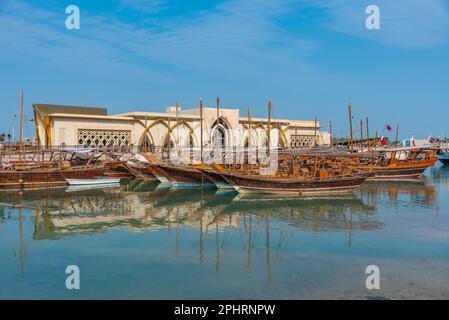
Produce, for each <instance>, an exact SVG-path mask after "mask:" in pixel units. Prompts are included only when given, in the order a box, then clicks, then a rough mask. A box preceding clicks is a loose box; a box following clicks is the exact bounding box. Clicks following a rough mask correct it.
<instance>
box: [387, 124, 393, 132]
mask: <svg viewBox="0 0 449 320" xmlns="http://www.w3.org/2000/svg"><path fill="white" fill-rule="evenodd" d="M391 129H392V128H391V126H390V125H389V124H388V123H387V130H388V131H389V132H390V131H391Z"/></svg>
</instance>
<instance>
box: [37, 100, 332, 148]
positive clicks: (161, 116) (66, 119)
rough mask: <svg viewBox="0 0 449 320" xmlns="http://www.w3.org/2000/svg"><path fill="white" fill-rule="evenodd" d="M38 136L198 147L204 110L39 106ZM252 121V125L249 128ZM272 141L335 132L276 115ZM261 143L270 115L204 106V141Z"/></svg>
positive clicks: (45, 142)
mask: <svg viewBox="0 0 449 320" xmlns="http://www.w3.org/2000/svg"><path fill="white" fill-rule="evenodd" d="M33 111H34V119H35V125H36V136H37V140H38V144H39V145H41V146H46V147H49V146H60V145H67V146H84V147H102V146H112V145H127V146H137V147H140V148H141V149H142V150H145V151H152V150H154V149H155V148H156V147H164V146H165V147H167V146H168V145H170V146H171V147H173V146H179V147H198V146H200V141H201V121H200V108H199V107H195V108H191V109H186V110H182V109H181V108H178V109H177V108H176V107H168V108H167V109H166V111H165V112H129V113H124V114H118V115H108V112H107V109H106V108H92V107H76V106H63V105H49V104H33ZM249 124H250V126H249ZM270 127H271V129H270V145H271V146H282V147H288V146H293V147H307V146H312V145H313V144H314V143H315V142H316V144H318V145H322V144H330V137H329V133H327V132H322V131H320V122H319V121H316V122H315V121H314V120H286V119H271V126H270ZM217 139H218V142H219V143H221V144H222V145H223V146H225V147H229V146H232V147H234V146H238V147H243V146H248V145H252V146H261V145H266V144H267V141H268V119H266V118H251V119H250V120H249V119H248V118H246V117H240V114H239V110H238V109H225V108H220V109H219V115H218V119H217V110H216V108H209V107H205V108H203V145H204V146H207V145H209V144H211V143H213V142H217Z"/></svg>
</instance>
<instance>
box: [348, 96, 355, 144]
mask: <svg viewBox="0 0 449 320" xmlns="http://www.w3.org/2000/svg"><path fill="white" fill-rule="evenodd" d="M348 111H349V135H350V139H351V140H350V148H351V149H352V145H353V142H354V140H353V137H352V107H351V103H349V105H348Z"/></svg>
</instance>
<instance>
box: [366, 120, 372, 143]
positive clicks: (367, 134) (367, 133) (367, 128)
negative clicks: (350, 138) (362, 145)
mask: <svg viewBox="0 0 449 320" xmlns="http://www.w3.org/2000/svg"><path fill="white" fill-rule="evenodd" d="M366 139H367V141H368V151H369V149H370V146H371V142H370V141H369V122H368V117H366Z"/></svg>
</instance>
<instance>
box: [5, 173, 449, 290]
mask: <svg viewBox="0 0 449 320" xmlns="http://www.w3.org/2000/svg"><path fill="white" fill-rule="evenodd" d="M445 169H448V168H445ZM427 175H428V176H430V177H431V178H432V179H433V182H429V181H422V182H413V183H412V182H382V183H376V182H370V183H366V184H364V185H363V186H362V188H361V189H360V191H357V192H355V193H354V194H351V195H338V196H337V195H335V196H328V197H318V198H313V197H311V198H302V199H296V198H278V197H276V196H267V195H241V194H237V193H236V192H233V191H228V192H217V191H215V190H211V189H170V188H164V187H163V186H161V185H157V184H153V183H149V182H145V181H138V180H131V181H127V182H125V183H122V184H121V185H120V186H114V187H108V188H101V189H99V188H96V189H90V190H73V189H65V188H64V189H51V190H41V191H39V190H34V191H31V190H30V191H25V192H22V193H17V192H10V193H9V192H3V193H2V199H3V200H2V205H0V230H4V229H2V225H8V223H9V225H11V224H12V223H14V224H17V226H18V227H19V238H20V242H19V245H18V246H17V247H16V248H14V250H13V255H14V257H15V258H14V259H17V260H18V261H19V263H18V265H19V272H17V273H18V274H19V275H20V277H19V278H20V279H24V278H25V279H26V274H27V272H30V273H31V272H32V269H35V268H37V267H36V265H33V268H31V269H28V268H26V265H25V262H26V261H27V259H25V255H27V256H30V251H32V250H34V251H36V250H38V248H39V247H40V248H43V247H44V248H47V249H46V250H50V249H49V248H51V247H54V246H57V247H59V248H60V249H59V251H58V250H55V252H54V253H51V254H52V257H53V258H55V257H56V259H60V258H59V257H60V255H64V257H65V255H67V257H69V258H66V259H69V260H70V261H71V260H72V259H75V261H78V260H76V259H79V261H82V262H83V261H84V262H83V263H84V264H85V267H84V268H89V270H90V271H89V272H92V273H93V274H94V276H95V277H100V278H101V277H102V272H103V270H102V268H106V269H107V268H108V266H109V265H110V264H112V263H113V262H112V261H114V262H115V263H119V264H120V265H121V266H122V268H123V269H122V271H121V272H122V273H123V276H124V279H123V281H121V280H120V286H125V287H126V286H128V283H129V285H131V283H132V284H133V290H137V291H136V292H140V294H145V296H146V297H153V298H154V297H167V298H172V297H179V298H201V297H205V296H204V293H202V292H204V290H208V291H207V292H209V293H211V294H213V297H222V296H221V295H220V294H221V293H222V292H223V297H236V296H237V297H238V294H236V293H235V292H234V291H233V289H230V288H229V287H228V285H227V284H229V283H233V285H235V286H239V283H242V282H245V283H248V284H251V285H252V286H254V288H259V289H260V288H262V287H263V286H264V285H263V284H262V283H264V284H265V285H266V286H272V285H273V286H274V285H275V284H276V286H278V287H276V290H280V291H272V292H271V291H264V294H261V297H281V296H282V295H277V292H283V290H284V289H285V288H287V289H288V290H290V291H292V290H293V291H294V292H299V291H298V290H299V289H298V288H299V287H295V288H292V287H290V286H289V283H290V282H289V281H290V280H288V279H289V278H288V277H287V276H284V273H285V272H287V270H289V272H290V273H291V274H293V275H294V276H295V277H298V275H301V277H304V279H309V278H310V282H307V283H304V285H305V287H304V288H305V289H304V290H305V291H304V292H302V291H301V294H302V295H303V296H307V292H306V291H307V290H306V288H312V289H316V288H315V287H314V286H315V284H314V283H316V281H320V280H319V279H320V277H322V276H323V274H328V272H332V270H333V267H332V266H333V263H337V264H338V265H339V266H340V267H341V268H343V269H347V268H349V269H348V270H353V269H354V268H356V269H354V270H358V268H359V267H360V266H359V265H358V264H360V265H362V266H363V265H364V264H365V260H363V261H362V260H357V259H362V258H363V257H365V255H367V254H368V255H369V254H371V253H372V252H373V251H372V250H373V249H372V248H373V247H374V248H380V247H383V246H384V245H385V242H384V241H388V240H383V239H379V238H378V237H380V238H383V237H384V232H385V230H386V229H388V228H385V226H386V225H387V224H390V225H389V228H391V224H392V223H395V221H394V220H391V219H390V220H388V219H385V215H384V214H383V212H382V210H384V208H385V206H396V207H400V208H401V207H402V208H408V207H407V206H414V207H417V208H426V209H433V208H435V207H438V201H437V200H438V192H437V191H436V190H435V185H436V186H438V185H440V186H441V188H443V187H442V186H443V184H444V185H446V186H447V184H448V181H449V170H441V169H435V170H433V169H432V170H431V171H430V173H429V174H427ZM407 210H408V209H407ZM426 211H431V210H425V209H424V210H423V211H422V212H426ZM385 212H388V211H385ZM17 213H18V214H17ZM6 230H11V228H10V229H6ZM396 230H397V229H396ZM355 234H357V236H354V235H355ZM395 234H397V233H395ZM91 239H92V240H91ZM373 239H375V240H373ZM48 240H61V241H55V242H51V243H52V245H49V244H48V243H49V242H50V241H48ZM373 241H374V242H373ZM30 242H35V243H33V245H30ZM86 243H89V246H90V247H91V248H86V250H87V253H86V252H84V250H83V252H82V253H80V252H78V251H76V250H75V251H73V248H74V247H77V246H83V245H86ZM373 243H374V244H373ZM432 245H433V244H432ZM25 248H28V250H25ZM361 248H363V249H361ZM391 248H394V246H393V247H391ZM423 248H424V249H426V247H423ZM368 249H369V250H368ZM424 249H423V250H424ZM64 250H65V251H64ZM105 250H106V251H105ZM108 250H109V251H108ZM366 250H368V251H369V252H368V251H366ZM370 250H371V251H370ZM385 250H386V252H387V255H388V254H389V253H388V250H390V246H388V247H387V248H385ZM2 251H5V250H0V253H1V252H2ZM38 252H40V254H42V251H38ZM44 252H49V251H44ZM134 252H135V253H134ZM340 253H342V255H341V256H339V254H340ZM73 254H74V255H75V256H74V257H73V256H72V255H73ZM348 254H349V255H354V256H353V258H354V259H356V260H357V261H359V262H351V261H356V260H351V259H348V257H349V256H348ZM92 255H96V256H95V257H96V259H95V260H96V262H95V263H93V262H91V261H90V259H91V258H92V257H91V256H92ZM358 255H360V256H358ZM33 256H36V253H34V254H33ZM355 256H358V258H355ZM89 257H90V258H89ZM368 258H369V257H368ZM30 259H36V258H35V257H34V258H30ZM114 259H115V260H114ZM33 261H34V263H37V264H38V265H39V263H42V262H41V260H33ZM36 261H37V262H36ZM57 261H59V260H57ZM16 263H17V262H16ZM64 263H65V260H64ZM29 264H31V262H29ZM354 264H355V265H354ZM7 266H8V264H7ZM97 266H98V270H96V269H95V268H96V267H97ZM100 266H101V267H100ZM159 266H160V267H159ZM41 267H42V268H45V265H42V266H41ZM9 268H10V269H11V268H12V266H9ZM15 268H17V267H15ZM58 268H60V266H59V265H58ZM148 268H150V270H151V272H153V273H156V274H157V275H158V277H162V278H163V279H164V283H170V286H171V288H176V290H177V291H176V290H175V292H177V293H175V294H173V290H172V289H170V290H169V288H168V287H170V286H168V287H167V288H165V287H166V286H167V285H165V284H164V285H162V284H159V282H154V281H156V280H154V281H153V280H152V279H151V278H148V279H147V278H145V279H144V277H145V276H144V275H145V274H146V272H147V271H146V270H147V269H148ZM166 268H168V269H169V270H170V271H168V274H170V275H167V276H166V277H164V274H165V272H166V271H165V270H166ZM335 268H336V267H335ZM351 268H352V269H351ZM360 268H361V267H360ZM16 270H17V269H16ZM93 270H95V271H93ZM171 270H178V271H177V273H174V274H173V272H171ZM295 270H296V273H294V272H295ZM363 270H364V269H363ZM240 271H247V273H242V274H239V272H240ZM95 272H96V273H95ZM111 272H115V271H111ZM210 272H212V274H211V273H210ZM214 272H221V274H222V277H223V279H222V280H220V279H216V278H215V277H214V275H213V273H214ZM292 272H293V273H292ZM351 272H352V271H348V276H349V275H350V274H351ZM362 274H363V272H362ZM182 275H184V276H185V277H183V278H182V280H181V278H180V277H182ZM345 275H346V274H345ZM94 276H92V277H94ZM30 277H31V276H30ZM128 277H135V278H132V279H133V281H134V282H130V281H129V280H126V281H125V278H126V279H128ZM139 277H140V278H139ZM260 277H263V278H264V281H261V278H260ZM0 278H1V276H0ZM38 279H39V278H38ZM101 279H103V278H101ZM202 279H205V280H204V281H206V282H207V284H206V283H201V281H202ZM206 279H207V280H206ZM212 279H215V280H212ZM301 279H303V278H296V280H295V281H297V283H299V284H301V283H303V282H301V281H303V280H301ZM314 279H315V280H314ZM275 280H276V281H275ZM36 281H38V280H36ZM98 281H100V280H98ZM101 281H106V280H101ZM161 281H162V280H161ZM195 281H196V282H199V284H198V286H199V287H200V286H202V287H201V290H200V289H198V290H194V289H190V291H188V292H187V291H182V290H184V289H183V288H184V287H189V288H193V287H194V285H195V284H196V282H195ZM211 281H212V282H211ZM213 281H217V284H216V287H214V286H210V284H211V283H214V282H213ZM298 281H299V282H298ZM304 281H305V280H304ZM11 283H12V282H11ZM40 283H44V282H42V281H41V282H40ZM181 283H182V285H181ZM157 285H159V287H157ZM242 285H243V284H242ZM321 285H323V284H321ZM9 286H10V287H12V288H13V289H14V290H19V289H17V288H16V287H15V286H14V284H9ZM155 286H156V287H155ZM307 286H309V287H307ZM223 288H224V291H223ZM263 288H264V290H269V289H266V287H263ZM97 289H98V288H97ZM49 290H50V289H49ZM99 290H100V289H99ZM130 290H131V289H130ZM240 290H243V291H245V290H246V289H245V287H244V286H243V287H240ZM17 292H19V293H20V291H17ZM161 292H162V293H163V294H162V296H161ZM251 292H253V291H251V290H250V289H249V288H248V291H245V294H244V296H245V297H246V296H248V297H250V295H251ZM19 293H18V294H19ZM54 294H55V295H56V294H60V292H55V293H54ZM114 294H115V292H112V293H111V291H108V292H106V291H102V294H100V295H101V296H102V297H103V296H104V297H111V296H112V297H120V296H118V295H117V296H115V295H114ZM136 294H138V293H136ZM31 297H34V296H33V295H31ZM86 297H87V298H89V297H90V296H89V292H88V291H86ZM251 297H252V296H251ZM289 297H290V298H293V296H289Z"/></svg>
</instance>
